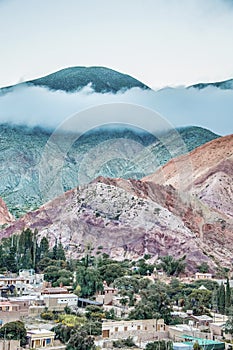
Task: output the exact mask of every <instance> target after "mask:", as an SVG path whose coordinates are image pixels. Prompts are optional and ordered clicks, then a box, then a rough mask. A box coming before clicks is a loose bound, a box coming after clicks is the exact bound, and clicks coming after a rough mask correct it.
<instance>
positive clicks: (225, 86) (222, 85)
mask: <svg viewBox="0 0 233 350" xmlns="http://www.w3.org/2000/svg"><path fill="white" fill-rule="evenodd" d="M191 87H193V88H196V89H200V90H201V89H205V88H207V87H216V88H219V89H222V90H232V89H233V79H228V80H223V81H218V82H215V83H198V84H194V85H191V86H189V88H191Z"/></svg>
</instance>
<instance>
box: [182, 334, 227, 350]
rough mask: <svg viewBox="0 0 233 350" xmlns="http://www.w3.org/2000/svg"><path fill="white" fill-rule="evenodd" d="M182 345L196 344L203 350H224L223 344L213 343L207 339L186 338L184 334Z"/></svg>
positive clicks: (213, 341)
mask: <svg viewBox="0 0 233 350" xmlns="http://www.w3.org/2000/svg"><path fill="white" fill-rule="evenodd" d="M182 338H183V339H184V343H185V344H187V345H192V346H193V344H194V343H196V342H197V343H198V344H199V345H200V346H201V347H202V348H203V349H205V350H225V343H224V342H220V341H215V340H211V339H207V338H198V337H193V336H188V335H186V334H184V335H183V336H182Z"/></svg>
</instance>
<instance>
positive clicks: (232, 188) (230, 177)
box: [143, 135, 233, 218]
mask: <svg viewBox="0 0 233 350" xmlns="http://www.w3.org/2000/svg"><path fill="white" fill-rule="evenodd" d="M181 180H182V183H181ZM143 181H152V182H154V183H158V184H162V185H172V186H173V187H175V188H176V189H178V190H181V191H184V192H185V191H188V192H189V193H191V194H192V195H195V196H196V197H197V198H199V199H200V200H201V201H202V202H203V203H204V204H206V205H207V206H209V207H211V208H213V209H215V210H217V211H219V212H221V213H223V214H224V215H226V216H227V217H230V218H233V205H232V198H233V135H229V136H224V137H221V138H218V139H216V140H212V141H210V142H208V143H206V144H204V145H202V146H200V147H198V148H196V149H194V150H193V151H192V152H190V153H189V154H186V155H183V156H180V157H179V158H177V159H174V160H171V161H170V162H168V163H167V164H165V165H164V166H163V167H161V168H160V169H159V170H158V171H157V172H156V173H154V174H152V175H149V176H146V177H145V178H144V179H143Z"/></svg>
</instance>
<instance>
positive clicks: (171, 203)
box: [0, 135, 233, 273]
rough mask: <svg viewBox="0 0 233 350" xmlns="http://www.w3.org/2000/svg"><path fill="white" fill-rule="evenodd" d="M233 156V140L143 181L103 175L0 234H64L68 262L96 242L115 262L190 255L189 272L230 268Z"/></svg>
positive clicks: (210, 146) (169, 165)
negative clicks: (200, 268) (204, 265)
mask: <svg viewBox="0 0 233 350" xmlns="http://www.w3.org/2000/svg"><path fill="white" fill-rule="evenodd" d="M232 158H233V135H230V136H226V137H221V138H218V139H215V140H212V141H210V142H208V143H207V144H204V145H202V146H200V147H198V148H196V149H195V150H193V151H191V152H190V153H188V154H185V155H182V156H179V157H177V158H174V159H172V160H170V161H169V162H168V163H167V164H166V165H164V166H163V167H160V168H159V169H158V170H157V171H156V173H155V174H153V175H150V176H148V177H146V178H144V179H142V180H134V179H128V180H127V179H121V178H115V179H113V178H105V177H99V178H97V179H96V180H94V181H92V182H91V183H89V184H87V185H85V186H79V187H78V188H75V189H72V190H69V191H67V192H65V193H64V194H63V195H61V196H59V197H57V198H55V199H53V200H51V201H49V202H48V203H46V204H44V205H42V206H41V207H40V208H39V209H37V210H35V211H32V212H29V213H27V214H26V215H24V216H23V217H21V218H20V219H18V220H17V221H14V222H13V223H11V224H9V225H8V226H7V227H5V228H3V229H2V230H1V231H0V237H1V238H3V237H9V236H11V235H12V234H15V233H19V232H21V231H22V230H23V229H25V228H28V227H29V228H31V229H35V228H36V229H37V230H38V234H39V237H43V236H48V237H50V238H51V239H52V241H54V240H55V239H56V238H59V237H60V234H61V232H62V236H61V237H62V238H61V239H62V243H63V245H64V246H65V248H66V251H67V256H68V258H69V257H71V256H72V257H74V256H78V255H79V256H80V255H82V254H83V253H84V251H85V246H86V244H87V243H88V242H91V244H92V246H93V248H94V250H93V253H97V252H98V247H100V246H102V247H103V250H102V251H103V252H106V253H108V254H110V255H111V257H113V258H116V259H122V258H123V257H124V258H129V259H137V258H139V257H142V256H143V255H144V254H147V253H148V254H151V255H152V256H153V259H158V258H159V257H161V256H165V255H168V254H169V255H172V256H173V257H175V258H180V257H182V256H185V259H186V264H187V272H188V273H193V272H194V271H196V269H197V266H198V265H199V264H201V263H202V262H207V263H208V265H209V266H210V269H211V271H215V272H218V271H221V269H222V268H223V267H226V268H231V267H232V244H233V235H232V232H233V212H232V198H233V191H232V183H233V181H232V180H233V179H232ZM190 169H191V170H192V172H191V173H190V171H189V170H190ZM179 172H180V174H179ZM179 175H180V176H181V179H182V184H181V183H180V179H179ZM181 185H182V186H181Z"/></svg>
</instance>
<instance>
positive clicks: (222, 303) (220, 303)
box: [218, 283, 226, 314]
mask: <svg viewBox="0 0 233 350" xmlns="http://www.w3.org/2000/svg"><path fill="white" fill-rule="evenodd" d="M218 293H219V294H218V309H219V312H220V313H221V314H224V313H225V299H226V297H225V287H224V284H223V283H221V285H220V287H219V292H218Z"/></svg>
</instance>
